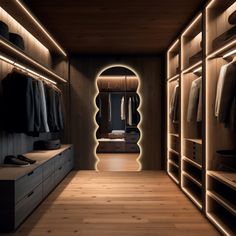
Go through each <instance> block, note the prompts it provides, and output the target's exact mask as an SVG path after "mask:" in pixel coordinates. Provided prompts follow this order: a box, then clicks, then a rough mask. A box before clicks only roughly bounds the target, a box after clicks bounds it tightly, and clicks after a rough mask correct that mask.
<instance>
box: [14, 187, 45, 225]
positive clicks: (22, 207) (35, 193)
mask: <svg viewBox="0 0 236 236" xmlns="http://www.w3.org/2000/svg"><path fill="white" fill-rule="evenodd" d="M41 201H42V184H40V185H39V186H38V187H37V188H35V189H33V190H32V191H31V192H30V193H29V194H28V195H27V196H26V197H24V198H23V199H22V200H21V201H20V202H18V204H17V205H16V208H15V228H16V227H17V226H19V224H20V223H21V222H22V221H23V220H24V219H25V218H26V217H27V216H28V215H29V214H30V213H31V212H32V211H33V210H34V208H35V207H36V206H37V205H38V204H39V203H40V202H41Z"/></svg>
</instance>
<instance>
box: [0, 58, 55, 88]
mask: <svg viewBox="0 0 236 236" xmlns="http://www.w3.org/2000/svg"><path fill="white" fill-rule="evenodd" d="M0 60H2V61H4V62H7V63H9V64H11V65H13V66H14V67H17V68H19V69H20V70H23V71H25V72H27V73H28V74H31V75H33V76H37V77H39V78H41V79H43V80H45V81H47V82H49V83H51V84H54V85H56V84H57V82H55V81H53V80H51V79H49V78H47V77H45V76H43V75H40V74H39V73H37V72H35V71H33V70H31V69H29V68H27V67H25V66H23V65H21V64H19V63H17V62H15V61H13V60H11V59H9V58H7V57H5V56H2V55H0Z"/></svg>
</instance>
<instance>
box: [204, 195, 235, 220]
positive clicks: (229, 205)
mask: <svg viewBox="0 0 236 236" xmlns="http://www.w3.org/2000/svg"><path fill="white" fill-rule="evenodd" d="M207 194H208V195H209V196H210V197H211V198H214V199H215V200H216V201H217V202H218V203H219V204H221V205H222V206H223V207H224V208H226V209H227V210H228V211H230V212H231V213H232V214H233V215H234V216H236V206H235V205H233V204H232V203H230V202H229V201H227V200H226V199H225V198H223V197H222V196H220V195H219V194H218V193H216V192H214V191H207Z"/></svg>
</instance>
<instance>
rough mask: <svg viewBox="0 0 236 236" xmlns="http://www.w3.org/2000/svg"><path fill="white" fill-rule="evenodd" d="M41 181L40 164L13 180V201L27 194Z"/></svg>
mask: <svg viewBox="0 0 236 236" xmlns="http://www.w3.org/2000/svg"><path fill="white" fill-rule="evenodd" d="M41 183H42V166H40V167H38V168H37V169H35V170H34V171H31V172H30V173H28V174H27V175H25V176H23V177H22V178H20V179H18V180H16V182H15V203H17V202H19V201H20V200H21V199H22V198H24V197H25V196H26V195H28V194H29V193H30V192H31V191H32V190H33V189H34V188H35V187H36V186H37V185H39V184H41Z"/></svg>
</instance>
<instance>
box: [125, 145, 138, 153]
mask: <svg viewBox="0 0 236 236" xmlns="http://www.w3.org/2000/svg"><path fill="white" fill-rule="evenodd" d="M126 152H131V153H132V152H133V153H139V152H140V150H139V146H138V145H137V144H126Z"/></svg>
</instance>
